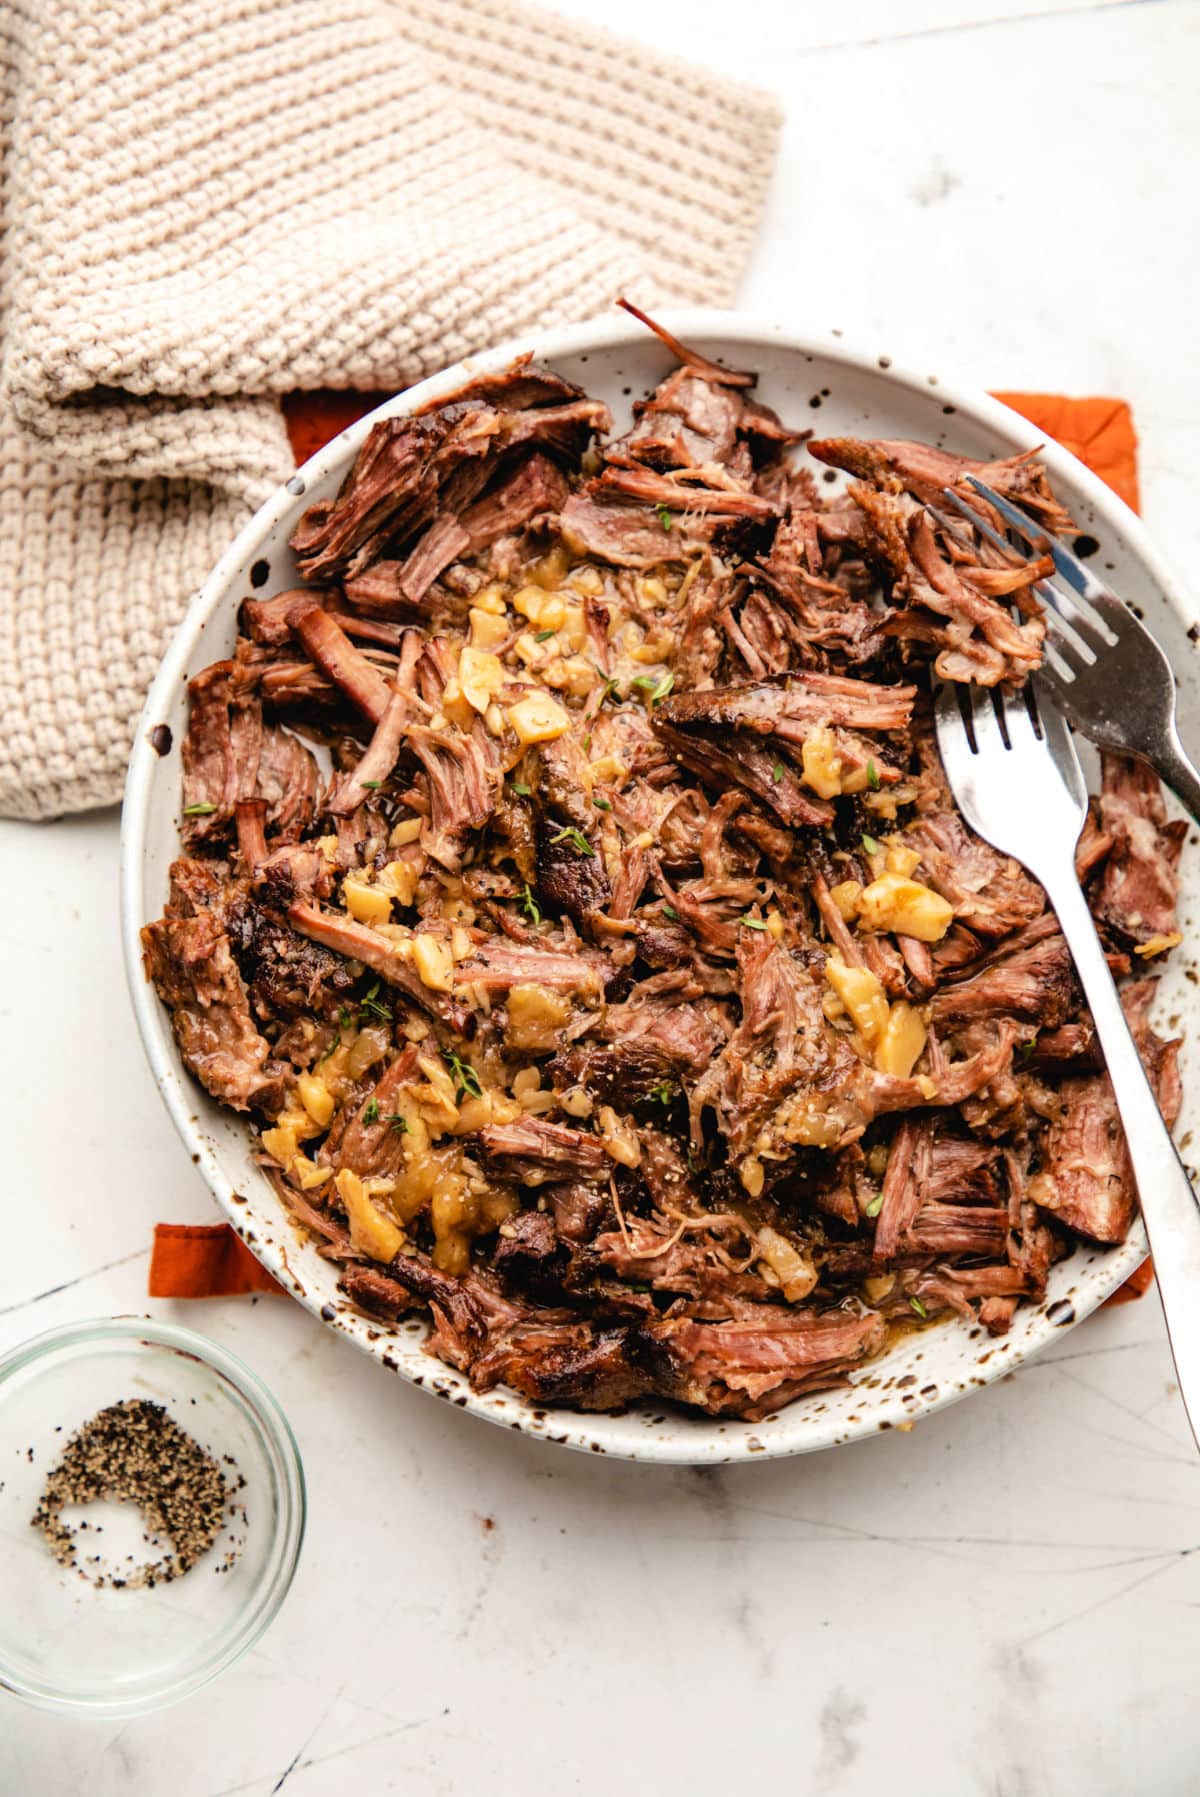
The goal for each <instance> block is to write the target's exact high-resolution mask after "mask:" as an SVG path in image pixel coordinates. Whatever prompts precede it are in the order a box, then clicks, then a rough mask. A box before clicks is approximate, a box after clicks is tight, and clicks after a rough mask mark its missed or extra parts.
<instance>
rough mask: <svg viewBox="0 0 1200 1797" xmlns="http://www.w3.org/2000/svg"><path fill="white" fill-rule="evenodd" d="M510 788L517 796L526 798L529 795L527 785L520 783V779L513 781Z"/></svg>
mask: <svg viewBox="0 0 1200 1797" xmlns="http://www.w3.org/2000/svg"><path fill="white" fill-rule="evenodd" d="M512 789H513V791H514V792H515V793H516V795H517V797H518V798H521V799H527V798H528V797H529V788H528V787H527V786H524V785H522V783H521V781H520V780H514V781H513V783H512Z"/></svg>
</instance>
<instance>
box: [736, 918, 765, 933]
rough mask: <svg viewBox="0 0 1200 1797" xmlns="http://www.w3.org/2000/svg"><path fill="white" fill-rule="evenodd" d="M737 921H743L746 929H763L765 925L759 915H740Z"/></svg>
mask: <svg viewBox="0 0 1200 1797" xmlns="http://www.w3.org/2000/svg"><path fill="white" fill-rule="evenodd" d="M738 922H739V923H744V924H745V926H746V928H747V929H748V930H765V929H766V927H767V926H766V923H765V921H764V920H763V918H761V917H740V918H739V919H738Z"/></svg>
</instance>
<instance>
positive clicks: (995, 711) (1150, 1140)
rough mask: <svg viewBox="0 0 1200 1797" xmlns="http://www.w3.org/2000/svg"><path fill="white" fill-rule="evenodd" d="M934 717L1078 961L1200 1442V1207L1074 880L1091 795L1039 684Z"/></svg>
mask: <svg viewBox="0 0 1200 1797" xmlns="http://www.w3.org/2000/svg"><path fill="white" fill-rule="evenodd" d="M935 715H936V722H937V739H938V748H939V750H940V751H941V757H942V762H943V765H944V767H945V769H946V776H947V778H948V780H949V782H950V785H951V788H952V789H953V792H954V796H955V798H956V799H957V801H958V805H959V809H960V810H961V811H962V813H963V815H964V817H965V818H966V819H967V822H968V823H969V824H970V825H971V827H972V828H973V829H974V830H976V831H978V833H979V835H980V836H982V837H984V838H985V839H986V840H987V841H988V842H990V843H991V844H992V845H993V846H994V847H995V848H997V849H999V850H1000V851H1001V853H1002V854H1006V855H1013V856H1015V858H1016V859H1017V860H1018V861H1021V862H1023V863H1024V865H1025V866H1026V867H1027V868H1028V869H1029V871H1030V873H1031V874H1033V876H1034V877H1035V879H1038V880H1040V881H1041V883H1042V885H1043V886H1044V887H1045V889H1046V893H1047V896H1048V897H1049V900H1050V903H1051V904H1052V905H1053V907H1054V910H1055V912H1056V913H1057V915H1058V921H1059V925H1060V927H1061V929H1062V933H1063V935H1064V936H1065V937H1066V940H1067V943H1068V946H1069V947H1070V950H1071V953H1072V955H1073V956H1074V959H1075V969H1076V972H1077V973H1078V975H1079V982H1080V984H1081V986H1082V987H1083V990H1084V993H1085V995H1086V997H1087V1001H1088V1005H1089V1007H1090V1008H1091V1013H1092V1018H1093V1021H1094V1023H1095V1025H1096V1033H1097V1035H1098V1036H1099V1038H1100V1045H1101V1047H1102V1048H1103V1050H1104V1059H1105V1063H1106V1065H1107V1067H1108V1073H1109V1078H1110V1079H1111V1081H1112V1088H1113V1092H1114V1094H1115V1097H1116V1102H1117V1109H1118V1111H1119V1113H1120V1117H1121V1122H1122V1125H1123V1127H1124V1130H1125V1140H1126V1142H1127V1143H1128V1146H1129V1158H1130V1160H1131V1161H1132V1163H1133V1170H1134V1175H1135V1177H1136V1180H1137V1188H1138V1195H1139V1197H1140V1200H1141V1207H1142V1217H1143V1219H1144V1220H1145V1224H1146V1232H1147V1234H1148V1236H1149V1237H1150V1247H1151V1250H1152V1252H1153V1255H1154V1270H1155V1273H1156V1275H1157V1278H1158V1289H1159V1294H1160V1296H1161V1298H1162V1306H1163V1312H1164V1315H1165V1317H1166V1323H1167V1335H1168V1337H1169V1339H1170V1343H1171V1352H1172V1354H1173V1355H1174V1357H1175V1369H1176V1372H1177V1374H1178V1377H1179V1390H1180V1393H1181V1395H1182V1397H1183V1402H1184V1407H1185V1409H1186V1410H1187V1415H1188V1421H1189V1423H1190V1424H1191V1427H1192V1434H1193V1435H1194V1436H1195V1438H1196V1442H1197V1445H1198V1446H1200V1204H1198V1203H1197V1200H1196V1197H1195V1194H1194V1193H1193V1191H1192V1187H1191V1183H1190V1181H1189V1179H1188V1176H1187V1173H1186V1172H1185V1171H1184V1167H1183V1163H1182V1162H1181V1161H1180V1159H1179V1156H1178V1154H1177V1153H1176V1151H1175V1144H1174V1143H1173V1142H1172V1140H1171V1135H1170V1132H1169V1130H1168V1129H1167V1126H1166V1124H1165V1123H1164V1122H1163V1119H1162V1116H1161V1114H1160V1112H1159V1109H1158V1104H1157V1101H1156V1100H1155V1097H1154V1092H1153V1089H1152V1087H1151V1085H1150V1081H1149V1079H1148V1078H1147V1077H1146V1071H1145V1068H1144V1067H1143V1066H1142V1061H1141V1056H1140V1055H1139V1054H1138V1051H1137V1047H1136V1045H1135V1044H1134V1040H1133V1036H1132V1034H1131V1033H1130V1029H1129V1025H1128V1023H1127V1022H1126V1021H1125V1013H1124V1011H1123V1010H1122V1009H1121V1001H1120V999H1119V998H1118V996H1117V989H1116V987H1115V986H1114V984H1113V980H1112V975H1111V974H1110V973H1109V971H1108V963H1107V962H1106V960H1105V958H1104V950H1103V948H1102V947H1101V944H1100V938H1099V937H1098V936H1097V934H1096V926H1095V924H1094V923H1093V921H1092V916H1091V913H1090V911H1089V910H1088V907H1087V901H1086V900H1085V898H1084V896H1083V892H1082V890H1081V888H1080V885H1079V881H1078V880H1077V878H1076V876H1075V845H1076V843H1077V842H1078V840H1079V834H1080V831H1081V830H1082V828H1083V821H1084V818H1085V816H1086V813H1087V789H1086V787H1085V786H1084V782H1083V775H1082V773H1081V771H1080V767H1079V760H1078V757H1077V756H1076V754H1075V747H1074V744H1073V743H1072V741H1071V736H1070V732H1069V730H1068V728H1067V725H1066V723H1065V722H1064V720H1063V718H1062V717H1061V716H1060V714H1059V713H1058V712H1057V711H1056V710H1055V709H1054V708H1053V706H1052V705H1051V704H1050V703H1049V701H1048V700H1046V699H1045V698H1044V696H1040V695H1038V694H1037V693H1035V692H1034V690H1033V682H1032V681H1030V682H1027V683H1026V686H1025V688H1024V689H1023V691H1021V692H1016V693H1010V692H1002V691H1000V689H998V688H997V689H995V690H994V691H992V690H985V689H983V688H980V687H961V686H959V687H953V688H952V687H951V686H943V687H942V688H941V690H940V691H939V693H938V695H937V698H936V701H935ZM968 726H969V727H968Z"/></svg>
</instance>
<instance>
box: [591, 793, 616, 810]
mask: <svg viewBox="0 0 1200 1797" xmlns="http://www.w3.org/2000/svg"><path fill="white" fill-rule="evenodd" d="M592 804H593V805H594V806H595V807H596V810H597V811H611V810H612V803H611V801H610V800H609V799H602V798H601V797H600V794H599V793H593V794H592Z"/></svg>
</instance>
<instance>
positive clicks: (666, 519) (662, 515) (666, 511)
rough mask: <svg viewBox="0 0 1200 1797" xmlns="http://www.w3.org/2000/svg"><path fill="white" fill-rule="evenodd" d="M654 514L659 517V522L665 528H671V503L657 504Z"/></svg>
mask: <svg viewBox="0 0 1200 1797" xmlns="http://www.w3.org/2000/svg"><path fill="white" fill-rule="evenodd" d="M654 515H655V517H656V518H657V519H658V521H659V523H660V524H661V525H662V527H663V529H664V530H670V528H671V523H672V519H671V508H670V506H669V505H665V504H659V505H656V506H655V508H654Z"/></svg>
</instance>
